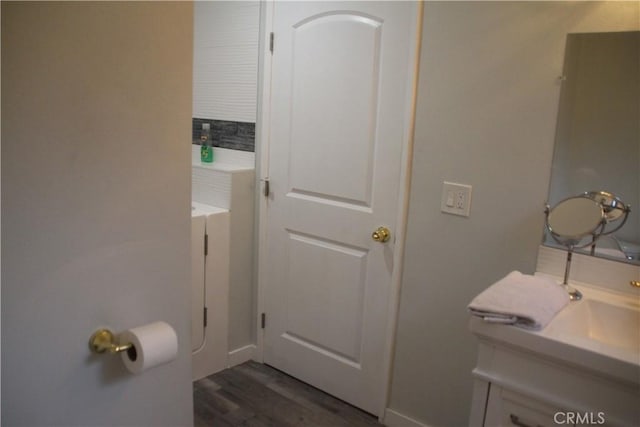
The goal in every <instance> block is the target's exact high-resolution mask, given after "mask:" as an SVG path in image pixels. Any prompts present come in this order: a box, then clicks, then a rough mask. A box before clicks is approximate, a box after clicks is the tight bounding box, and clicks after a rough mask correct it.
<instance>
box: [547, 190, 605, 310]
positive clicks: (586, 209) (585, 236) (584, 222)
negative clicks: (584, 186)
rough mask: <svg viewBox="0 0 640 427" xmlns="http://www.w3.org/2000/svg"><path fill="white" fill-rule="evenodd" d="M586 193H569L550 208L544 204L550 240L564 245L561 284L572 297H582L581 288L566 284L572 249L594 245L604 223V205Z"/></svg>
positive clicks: (575, 298)
mask: <svg viewBox="0 0 640 427" xmlns="http://www.w3.org/2000/svg"><path fill="white" fill-rule="evenodd" d="M589 194H590V193H583V194H580V195H578V196H574V197H569V198H567V199H564V200H562V201H560V202H559V203H558V204H557V205H555V206H554V207H553V208H551V207H550V206H549V205H547V208H546V209H545V225H546V227H547V230H548V231H549V234H550V235H551V237H552V238H553V240H555V241H556V242H558V243H559V244H561V245H562V246H565V247H566V248H567V263H566V267H565V270H564V280H563V282H562V285H563V286H564V287H565V289H566V290H567V292H568V293H569V298H570V299H571V300H579V299H581V298H582V294H581V293H580V291H578V290H577V289H574V288H573V287H571V286H569V271H570V270H571V258H572V257H573V251H574V250H575V249H578V248H584V247H586V246H589V245H593V243H594V242H595V240H596V239H597V238H598V237H600V236H601V235H602V232H603V231H604V228H605V226H606V224H607V219H606V212H605V207H604V206H603V204H602V203H600V202H599V201H598V200H596V198H595V197H591V196H589Z"/></svg>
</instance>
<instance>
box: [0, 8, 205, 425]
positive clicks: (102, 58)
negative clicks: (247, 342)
mask: <svg viewBox="0 0 640 427" xmlns="http://www.w3.org/2000/svg"><path fill="white" fill-rule="evenodd" d="M1 7H2V38H1V39H2V411H1V412H2V420H1V424H2V425H3V426H4V425H7V426H52V425H59V426H125V425H130V426H162V425H166V426H186V425H191V424H192V423H193V400H192V384H191V345H190V341H191V339H190V337H191V336H190V331H189V329H190V323H191V322H190V317H189V308H190V301H189V299H190V293H189V269H190V268H189V267H190V263H189V252H190V250H189V223H190V218H189V202H190V200H189V199H190V191H189V181H190V173H189V169H190V157H191V152H190V147H189V145H190V137H191V103H192V102H191V99H192V95H191V94H192V87H191V78H192V77H191V75H192V66H191V64H192V53H191V52H192V38H193V26H192V19H193V10H192V4H190V3H187V2H173V3H165V2H157V3H156V2H139V3H136V2H122V3H117V2H114V3H111V2H104V3H98V2H38V3H36V2H2V4H1ZM158 320H163V321H165V322H167V323H169V324H170V325H171V326H172V327H173V329H174V330H175V331H176V334H177V336H178V356H177V358H176V359H175V360H173V361H171V362H169V363H167V364H164V365H161V366H157V367H154V368H152V369H150V370H148V371H145V372H143V373H141V374H138V375H134V374H131V373H129V372H128V371H127V370H126V369H125V367H124V364H123V363H122V360H121V359H120V357H119V356H113V355H108V354H105V355H95V354H91V353H90V352H89V346H88V341H89V337H90V335H91V334H92V333H93V331H94V330H95V329H97V328H100V327H108V328H110V329H112V330H113V331H114V332H116V333H119V332H122V331H124V330H126V329H129V328H133V327H137V326H141V325H145V324H148V323H151V322H154V321H158Z"/></svg>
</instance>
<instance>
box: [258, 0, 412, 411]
mask: <svg viewBox="0 0 640 427" xmlns="http://www.w3.org/2000/svg"><path fill="white" fill-rule="evenodd" d="M273 7H274V14H273V18H272V19H273V31H274V36H275V46H274V53H273V57H272V58H271V61H272V65H271V79H272V80H271V87H270V94H271V95H270V96H271V103H270V105H269V107H268V110H269V111H270V119H269V122H268V125H267V127H268V130H269V131H268V133H269V137H268V140H269V152H268V163H269V168H268V175H269V178H270V189H271V195H270V198H269V200H268V201H267V203H266V205H267V209H266V218H267V225H266V241H265V243H264V245H263V248H264V250H265V252H266V253H265V254H264V255H263V256H264V257H265V259H266V262H264V263H261V271H262V272H264V274H265V283H264V285H263V286H264V288H263V289H262V292H261V295H262V300H263V301H264V304H263V307H264V311H265V312H266V316H267V317H266V319H267V320H266V329H265V335H264V341H263V351H264V353H263V357H264V361H265V363H268V364H270V365H273V366H275V367H276V368H279V369H282V370H283V371H285V372H288V373H290V374H292V375H294V376H296V377H297V378H300V379H302V380H303V381H306V382H309V383H310V384H312V385H314V386H317V387H319V388H321V389H323V390H325V391H327V392H329V393H331V394H334V395H336V396H337V397H339V398H341V399H344V400H346V401H348V402H350V403H352V404H354V405H356V406H358V407H360V408H362V409H364V410H366V411H369V412H371V413H374V414H376V413H378V412H379V411H380V404H381V400H382V396H383V395H384V387H385V386H386V379H387V378H386V377H385V374H386V372H387V369H388V366H385V363H387V362H388V361H387V360H386V359H385V354H386V353H387V352H388V345H389V343H388V342H387V331H388V325H389V322H390V321H391V320H392V319H391V318H390V317H391V316H390V311H389V306H390V304H389V302H390V298H391V280H392V275H393V272H394V265H393V262H394V257H395V252H396V250H397V249H398V248H396V243H395V241H394V237H395V230H394V228H395V226H396V224H397V223H398V217H399V207H400V202H401V199H402V197H401V196H402V192H403V191H405V189H403V188H402V186H401V169H402V160H403V148H405V143H406V141H407V139H408V135H407V122H408V120H407V116H408V115H409V114H410V112H411V111H410V110H411V108H410V102H408V100H409V99H410V96H409V91H410V90H411V89H412V88H411V79H410V78H408V77H409V75H410V74H409V70H410V68H411V64H412V61H413V58H411V54H412V53H413V50H412V47H413V46H414V38H415V25H414V21H415V14H416V10H417V6H416V3H410V2H399V3H391V2H389V3H387V2H384V3H383V2H357V3H348V2H340V3H331V2H325V3H307V2H292V3H289V2H283V3H276V4H275V5H274V6H273ZM378 226H386V227H388V228H390V229H391V233H392V238H391V239H390V240H389V241H388V242H386V243H379V242H374V241H373V240H372V238H371V234H372V232H373V231H374V230H375V229H376V228H377V227H378Z"/></svg>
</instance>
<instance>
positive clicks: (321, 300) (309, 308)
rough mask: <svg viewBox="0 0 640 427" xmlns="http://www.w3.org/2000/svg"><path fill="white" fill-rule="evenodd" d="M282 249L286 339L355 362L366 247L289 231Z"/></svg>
mask: <svg viewBox="0 0 640 427" xmlns="http://www.w3.org/2000/svg"><path fill="white" fill-rule="evenodd" d="M288 250H289V260H288V265H289V276H288V278H287V284H288V286H289V288H288V289H287V292H286V294H287V298H288V300H287V307H288V312H287V319H286V331H287V337H288V338H290V337H295V338H296V339H297V340H298V342H304V343H306V344H303V345H307V346H308V347H313V346H315V347H316V348H317V349H318V350H319V351H324V352H325V353H326V354H327V355H328V356H329V357H334V356H335V357H338V358H346V359H348V360H351V361H352V362H354V363H356V364H357V363H359V362H360V350H361V346H362V308H363V304H364V285H365V283H364V282H365V273H366V261H367V251H366V250H361V249H356V248H352V247H349V246H345V245H344V244H341V243H338V242H331V241H327V240H325V239H322V238H318V237H315V236H308V235H302V234H298V233H293V232H290V233H289V247H288ZM337 330H339V331H340V333H339V334H336V333H335V332H334V331H337Z"/></svg>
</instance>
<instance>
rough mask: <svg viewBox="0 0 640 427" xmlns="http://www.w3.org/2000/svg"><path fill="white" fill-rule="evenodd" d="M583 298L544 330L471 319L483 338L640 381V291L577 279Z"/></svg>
mask: <svg viewBox="0 0 640 427" xmlns="http://www.w3.org/2000/svg"><path fill="white" fill-rule="evenodd" d="M572 286H574V287H575V288H577V289H579V290H580V291H581V292H582V294H583V299H582V300H580V301H574V302H571V303H569V305H568V306H567V307H565V308H564V309H563V310H562V311H560V313H558V314H557V315H556V317H555V318H554V319H553V320H552V321H551V322H550V323H549V324H548V325H547V326H546V327H545V328H544V329H542V330H540V331H532V330H526V329H522V328H519V327H515V326H507V325H498V324H492V323H487V322H485V321H483V320H482V319H480V318H478V317H475V316H474V317H472V318H471V319H470V324H469V327H470V329H471V331H472V332H473V333H474V334H475V335H477V336H478V337H479V338H480V339H481V340H482V339H483V338H484V339H488V340H489V341H493V342H500V343H503V344H504V345H505V346H507V347H512V348H517V349H520V350H525V351H527V352H530V353H535V354H538V355H539V356H542V357H545V358H550V359H553V360H557V361H561V362H562V363H565V364H568V365H573V366H577V367H580V368H584V369H587V370H589V371H591V372H592V373H595V374H597V375H599V376H602V377H606V378H609V379H612V380H615V381H617V382H621V383H626V384H628V385H629V386H631V387H633V388H638V387H640V296H630V295H626V294H621V293H616V292H612V291H608V290H602V289H599V288H596V287H592V286H590V285H587V284H584V283H576V282H572Z"/></svg>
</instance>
